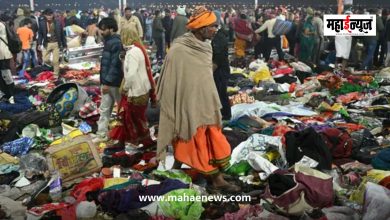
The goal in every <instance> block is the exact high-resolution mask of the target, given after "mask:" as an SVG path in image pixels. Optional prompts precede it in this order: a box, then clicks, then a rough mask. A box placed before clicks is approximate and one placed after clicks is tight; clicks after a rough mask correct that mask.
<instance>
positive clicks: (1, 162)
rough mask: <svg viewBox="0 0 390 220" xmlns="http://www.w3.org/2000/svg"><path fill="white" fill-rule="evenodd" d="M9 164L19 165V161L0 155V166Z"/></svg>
mask: <svg viewBox="0 0 390 220" xmlns="http://www.w3.org/2000/svg"><path fill="white" fill-rule="evenodd" d="M10 163H13V164H19V159H18V158H16V157H13V156H11V155H9V154H7V153H0V165H4V164H10Z"/></svg>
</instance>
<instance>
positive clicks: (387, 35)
mask: <svg viewBox="0 0 390 220" xmlns="http://www.w3.org/2000/svg"><path fill="white" fill-rule="evenodd" d="M385 39H386V41H387V42H390V19H387V22H386V33H385Z"/></svg>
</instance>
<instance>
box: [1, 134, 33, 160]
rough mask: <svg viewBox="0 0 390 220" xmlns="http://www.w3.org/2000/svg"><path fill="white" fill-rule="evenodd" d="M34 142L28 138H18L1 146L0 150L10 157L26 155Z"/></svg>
mask: <svg viewBox="0 0 390 220" xmlns="http://www.w3.org/2000/svg"><path fill="white" fill-rule="evenodd" d="M33 144H34V140H33V139H31V138H29V137H24V138H20V139H17V140H14V141H12V142H8V143H5V144H3V145H2V146H1V147H0V149H1V150H2V151H4V152H6V153H8V154H10V155H12V156H22V155H26V154H27V153H28V151H29V150H30V148H31V147H32V146H33Z"/></svg>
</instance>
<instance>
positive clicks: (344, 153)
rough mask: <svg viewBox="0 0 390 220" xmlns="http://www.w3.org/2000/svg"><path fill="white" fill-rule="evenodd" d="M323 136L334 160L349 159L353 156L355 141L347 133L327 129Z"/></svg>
mask: <svg viewBox="0 0 390 220" xmlns="http://www.w3.org/2000/svg"><path fill="white" fill-rule="evenodd" d="M321 135H322V138H323V139H324V141H325V143H326V145H327V146H328V148H329V150H330V152H331V154H332V156H333V158H335V159H341V158H349V157H350V156H351V155H352V147H353V140H352V138H351V135H349V133H348V132H347V131H345V130H341V129H338V128H327V129H325V130H324V131H323V132H322V133H321Z"/></svg>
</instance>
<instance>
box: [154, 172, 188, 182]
mask: <svg viewBox="0 0 390 220" xmlns="http://www.w3.org/2000/svg"><path fill="white" fill-rule="evenodd" d="M152 174H153V175H156V176H161V177H165V178H168V179H175V180H180V181H182V182H183V183H191V182H192V179H191V177H190V176H188V175H187V174H186V173H184V172H183V171H182V170H167V171H161V170H154V171H153V172H152Z"/></svg>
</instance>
